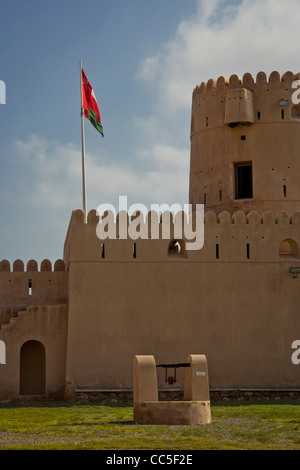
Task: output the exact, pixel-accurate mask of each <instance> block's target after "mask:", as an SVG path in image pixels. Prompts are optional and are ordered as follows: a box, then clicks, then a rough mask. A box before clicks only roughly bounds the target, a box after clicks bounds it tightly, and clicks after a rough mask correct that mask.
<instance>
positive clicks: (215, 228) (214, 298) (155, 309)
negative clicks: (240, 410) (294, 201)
mask: <svg viewBox="0 0 300 470" xmlns="http://www.w3.org/2000/svg"><path fill="white" fill-rule="evenodd" d="M97 222H98V219H97V215H96V213H95V211H93V212H91V213H90V214H89V218H88V223H87V224H84V223H83V214H82V211H76V212H74V213H73V215H72V218H71V222H70V227H69V232H68V237H67V239H66V244H65V251H66V252H67V253H68V263H67V265H68V270H69V305H70V312H71V314H70V318H69V327H68V347H67V351H68V353H67V369H66V374H67V381H68V382H69V383H70V384H72V387H73V389H74V390H75V389H77V390H84V389H89V390H97V389H98V390H99V389H117V388H125V389H126V388H128V389H130V388H132V370H131V369H132V357H133V356H134V355H135V354H141V355H143V354H154V355H155V357H156V358H157V361H158V362H181V361H182V358H184V357H186V355H187V354H189V353H190V351H192V353H200V354H205V355H206V356H207V360H208V367H209V376H210V385H211V387H212V388H216V389H218V388H255V387H256V388H289V387H291V388H297V387H299V385H300V384H299V380H298V379H297V375H296V374H295V365H293V364H292V362H291V352H292V351H291V344H292V342H293V339H295V338H294V336H295V324H297V321H298V320H297V319H298V311H299V286H298V282H299V280H300V277H296V276H294V275H292V274H291V273H290V267H292V266H293V267H297V266H299V265H300V260H299V251H298V247H299V246H300V245H299V244H300V232H299V223H300V214H299V213H298V212H296V213H294V214H293V215H292V216H290V215H288V214H287V213H284V212H282V213H280V214H278V215H274V214H273V213H271V212H266V213H264V214H263V215H259V214H258V213H256V212H252V213H249V214H247V215H245V214H244V213H242V212H241V211H239V212H237V213H235V214H234V215H231V214H230V213H229V212H227V211H223V212H222V213H220V214H219V215H217V214H216V213H215V212H208V213H206V215H205V241H204V247H203V248H202V249H201V250H200V251H188V252H184V250H183V254H175V255H174V253H172V254H171V255H170V254H169V252H168V246H169V244H170V240H141V239H137V240H135V241H134V243H136V257H135V258H134V257H133V254H132V253H133V252H132V243H133V240H131V239H128V240H118V239H116V240H105V241H104V243H105V257H104V258H103V257H102V254H101V253H102V249H101V245H102V244H103V240H102V241H101V240H99V239H98V238H97V236H96V226H97ZM283 241H285V242H284V243H283V244H282V242H283ZM182 242H183V244H184V242H185V240H182ZM217 245H219V248H218V256H217V251H216V246H217ZM114 247H116V251H115V250H114ZM247 247H248V248H247ZM280 247H281V248H280ZM180 380H182V379H181V378H180V377H179V382H178V385H180V384H181V382H180ZM159 386H160V387H164V377H160V378H159Z"/></svg>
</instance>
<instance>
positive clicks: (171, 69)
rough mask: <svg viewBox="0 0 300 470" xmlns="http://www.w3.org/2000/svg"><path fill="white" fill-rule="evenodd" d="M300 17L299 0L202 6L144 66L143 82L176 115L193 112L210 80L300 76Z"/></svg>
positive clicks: (201, 2) (203, 0) (216, 1)
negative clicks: (195, 93) (194, 100)
mask: <svg viewBox="0 0 300 470" xmlns="http://www.w3.org/2000/svg"><path fill="white" fill-rule="evenodd" d="M299 14H300V1H299V0H288V1H286V2H278V1H276V0H243V1H242V2H241V3H239V4H236V3H235V4H233V3H232V2H230V1H224V0H223V1H222V0H213V1H212V0H198V8H197V11H196V13H195V15H193V16H192V17H190V18H188V19H186V20H184V21H182V22H181V23H180V24H179V26H178V28H177V31H176V34H175V36H174V37H173V38H172V39H170V40H169V41H168V42H167V43H165V44H163V45H162V46H161V48H160V49H159V50H158V51H157V53H156V54H154V55H152V56H150V57H146V58H145V59H144V60H143V61H142V62H141V64H140V68H139V72H138V77H139V79H140V80H142V81H144V82H145V83H147V84H148V85H150V84H154V85H155V87H156V88H157V92H158V96H157V103H159V104H160V107H159V109H160V112H162V111H163V110H166V111H167V112H169V113H174V111H178V110H180V109H181V110H182V109H183V108H185V109H186V108H190V106H191V96H192V90H193V88H194V87H195V86H196V85H197V84H199V83H201V81H207V80H209V79H210V78H215V79H217V78H218V77H219V76H220V75H224V76H227V77H229V76H230V75H232V74H238V75H243V74H244V73H246V72H250V73H252V74H253V75H254V78H255V76H256V74H257V73H258V72H259V71H260V70H263V71H265V72H266V73H267V74H270V73H271V72H272V71H273V70H278V71H279V72H280V73H284V72H286V71H287V70H292V71H293V72H295V73H297V72H298V71H299V70H298V69H299V65H298V31H299V20H298V18H299Z"/></svg>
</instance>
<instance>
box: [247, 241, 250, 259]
mask: <svg viewBox="0 0 300 470" xmlns="http://www.w3.org/2000/svg"><path fill="white" fill-rule="evenodd" d="M247 259H250V243H247Z"/></svg>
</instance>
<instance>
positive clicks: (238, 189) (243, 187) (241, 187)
mask: <svg viewBox="0 0 300 470" xmlns="http://www.w3.org/2000/svg"><path fill="white" fill-rule="evenodd" d="M234 167H235V199H250V198H252V197H253V196H252V163H251V162H245V163H235V165H234Z"/></svg>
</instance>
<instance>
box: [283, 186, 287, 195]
mask: <svg viewBox="0 0 300 470" xmlns="http://www.w3.org/2000/svg"><path fill="white" fill-rule="evenodd" d="M283 197H286V185H285V184H284V185H283Z"/></svg>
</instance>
